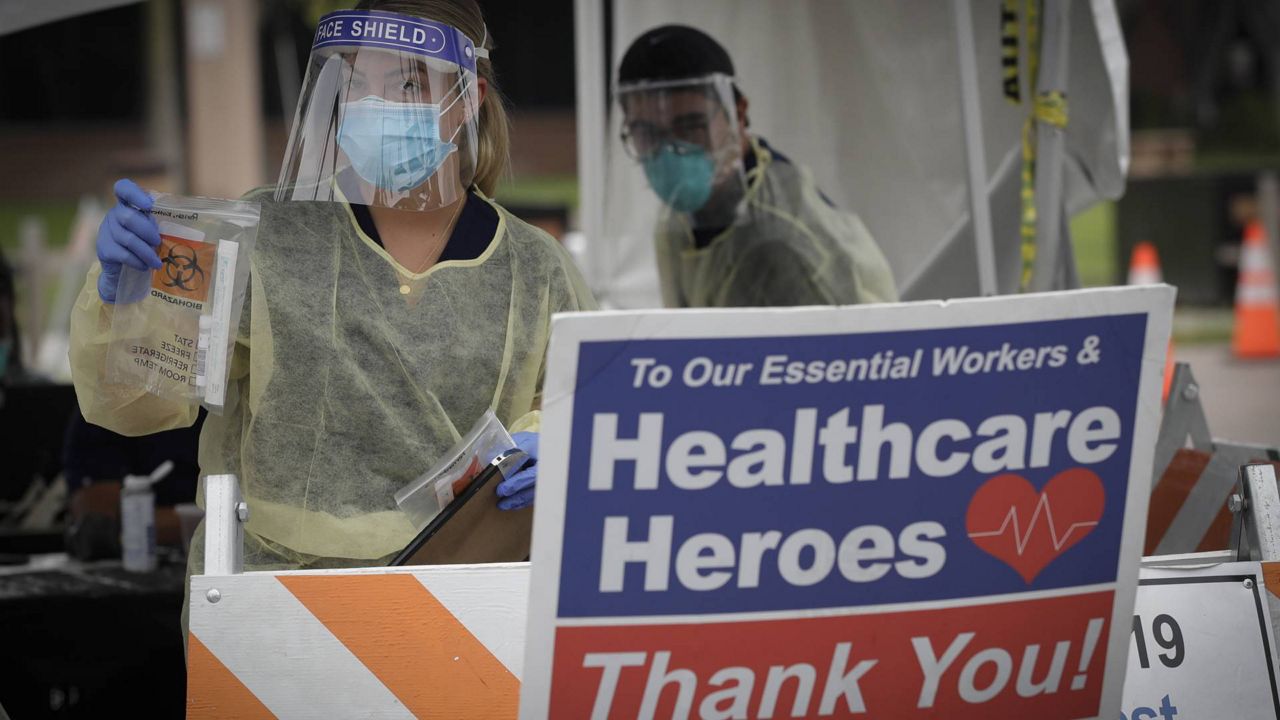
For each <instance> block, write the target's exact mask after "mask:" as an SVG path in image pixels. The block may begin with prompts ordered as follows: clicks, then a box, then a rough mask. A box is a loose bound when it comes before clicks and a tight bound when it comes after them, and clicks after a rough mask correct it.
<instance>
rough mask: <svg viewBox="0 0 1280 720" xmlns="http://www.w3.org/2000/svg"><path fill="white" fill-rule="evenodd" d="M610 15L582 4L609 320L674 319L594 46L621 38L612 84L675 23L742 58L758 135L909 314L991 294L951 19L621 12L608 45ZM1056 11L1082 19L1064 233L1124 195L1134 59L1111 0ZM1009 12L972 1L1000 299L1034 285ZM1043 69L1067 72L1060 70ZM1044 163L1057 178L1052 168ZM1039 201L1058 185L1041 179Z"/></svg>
mask: <svg viewBox="0 0 1280 720" xmlns="http://www.w3.org/2000/svg"><path fill="white" fill-rule="evenodd" d="M604 1H605V0H576V2H577V19H578V60H577V62H578V100H579V110H578V112H579V165H580V178H579V179H580V187H581V205H582V208H583V230H584V232H585V234H586V237H587V242H586V250H585V257H584V258H583V265H584V271H585V272H586V274H587V277H588V281H589V282H590V283H591V285H592V287H593V289H594V290H595V291H596V292H597V294H598V296H599V297H600V298H601V299H602V301H603V302H604V304H605V305H606V306H612V307H652V306H657V305H659V304H660V298H659V292H658V285H657V274H656V268H655V265H654V259H653V248H652V239H651V238H652V229H653V222H654V219H655V218H656V215H657V211H658V207H657V200H656V199H655V198H654V197H653V195H652V193H651V192H650V191H649V190H648V188H647V186H646V185H645V181H644V177H643V174H642V173H641V172H640V170H639V168H638V167H636V165H635V163H634V162H633V161H632V160H630V159H629V158H628V157H627V156H626V154H625V153H624V152H623V150H622V146H621V143H620V142H619V140H618V128H619V117H618V113H617V112H616V106H609V105H608V103H607V101H606V99H605V97H606V87H605V83H606V82H610V83H611V82H613V80H614V78H606V77H605V69H604V64H605V63H604V58H603V48H604V45H605V44H604V41H603V37H602V36H601V35H600V32H592V31H593V30H594V29H595V28H601V32H609V33H611V40H612V51H613V58H612V64H611V67H613V68H616V67H617V66H618V63H619V62H620V60H621V57H622V54H623V53H624V52H625V51H626V48H627V47H628V45H629V44H630V43H631V41H632V40H633V39H635V38H636V37H637V36H638V35H640V34H641V33H643V32H644V31H645V30H648V29H650V28H652V27H655V26H658V25H663V24H667V23H681V24H687V25H692V26H694V27H698V28H701V29H702V30H704V31H706V32H707V33H709V34H710V35H711V36H713V37H715V38H716V39H717V40H719V41H720V42H721V43H722V44H723V45H724V46H725V47H726V48H727V49H728V51H729V53H730V55H731V56H732V57H733V60H734V64H735V66H736V68H737V77H738V81H739V86H740V87H741V89H742V91H743V92H744V93H745V94H746V95H747V97H748V98H749V100H750V102H751V106H750V113H749V115H750V119H751V130H752V131H754V132H756V133H758V134H760V135H762V136H763V137H765V138H767V139H768V140H769V142H770V143H771V144H772V145H773V146H774V147H775V148H777V149H778V150H779V151H781V152H783V153H784V154H786V155H788V156H789V157H791V158H792V159H793V160H794V161H796V162H798V163H801V164H804V165H808V166H809V167H810V168H812V170H813V172H814V175H815V176H816V178H817V179H818V182H819V185H820V186H821V187H822V188H823V190H824V191H825V192H826V194H827V195H828V196H830V197H831V198H832V199H833V200H835V202H836V204H837V205H839V206H840V207H842V208H846V209H850V210H853V211H854V212H857V213H858V214H859V215H860V216H861V217H862V219H863V221H864V222H865V223H866V224H867V226H868V227H869V228H870V230H871V232H872V234H873V235H874V236H875V237H876V239H877V241H878V242H879V243H880V246H881V247H882V248H883V250H884V252H885V255H886V256H887V257H888V259H889V262H890V264H891V265H892V267H893V270H894V275H895V277H896V279H897V282H898V285H899V290H900V291H901V293H902V295H903V297H904V298H908V299H919V298H930V297H959V296H966V295H976V294H978V293H979V285H978V270H977V268H978V263H977V258H976V254H975V249H974V248H975V243H974V239H973V234H972V230H971V229H970V223H969V207H970V206H969V199H968V195H967V187H968V183H967V165H966V160H965V133H964V127H963V123H962V119H961V111H960V109H961V92H962V91H961V81H960V73H959V69H958V67H959V63H958V62H957V58H958V49H957V39H956V38H957V24H956V13H955V12H953V7H952V4H951V3H939V2H937V1H936V0H895V1H894V2H825V1H824V0H789V1H788V2H785V3H780V2H774V1H773V0H696V1H693V0H649V1H647V2H643V3H638V2H615V3H614V4H613V7H612V27H610V28H604V27H603V16H604V14H603V8H602V2H604ZM1057 3H1070V8H1069V9H1070V12H1069V13H1066V12H1063V13H1062V15H1060V16H1059V17H1066V18H1067V22H1066V31H1065V32H1064V33H1063V34H1062V35H1060V36H1058V37H1059V39H1060V40H1061V41H1065V42H1066V48H1065V49H1066V50H1067V51H1068V54H1066V55H1060V57H1067V58H1069V59H1068V64H1067V67H1063V68H1060V71H1061V72H1060V73H1059V76H1062V75H1065V79H1066V86H1065V87H1066V94H1067V97H1068V101H1069V108H1070V110H1069V112H1070V120H1069V123H1068V125H1067V128H1066V132H1065V147H1064V153H1063V154H1062V162H1061V167H1062V170H1061V175H1062V180H1063V182H1062V188H1061V193H1060V197H1061V200H1060V201H1059V202H1061V203H1062V208H1063V209H1064V210H1065V212H1063V213H1062V214H1061V223H1062V224H1063V225H1065V222H1066V219H1067V218H1068V217H1069V215H1070V214H1072V213H1075V212H1079V211H1080V210H1082V209H1084V208H1086V207H1088V206H1089V205H1091V204H1092V203H1094V202H1096V201H1098V200H1099V199H1103V198H1115V197H1118V196H1119V195H1120V193H1121V192H1122V191H1123V188H1124V176H1125V171H1126V168H1127V163H1128V113H1127V102H1128V78H1127V74H1128V59H1127V56H1126V53H1125V49H1124V44H1123V39H1122V36H1121V33H1120V27H1119V21H1118V19H1117V17H1116V13H1115V9H1114V6H1113V4H1112V2H1111V0H1091V2H1088V3H1081V2H1070V0H1047V2H1046V3H1045V6H1046V8H1045V10H1046V13H1048V12H1050V11H1051V10H1052V9H1053V8H1054V7H1055V5H1056V4H1057ZM1021 5H1023V3H1019V6H1021ZM1000 9H1001V2H1000V1H999V0H972V18H973V22H972V38H973V46H974V56H973V60H974V61H975V63H976V67H977V100H978V105H979V107H980V110H981V119H982V125H981V130H982V132H981V138H982V146H983V147H982V150H983V156H984V157H985V161H986V162H985V165H986V169H987V170H988V173H987V174H988V177H989V180H988V183H987V190H988V192H989V196H990V209H991V218H992V229H993V241H994V248H995V253H994V255H995V266H996V278H997V285H996V287H997V290H998V291H999V292H1013V291H1016V289H1017V286H1018V279H1019V272H1020V269H1021V259H1020V254H1019V244H1020V238H1019V233H1018V230H1019V218H1020V211H1021V207H1020V203H1019V190H1020V185H1019V177H1020V171H1021V129H1022V125H1023V122H1024V121H1025V119H1026V117H1027V113H1028V107H1027V105H1026V104H1025V102H1024V104H1022V105H1014V104H1012V103H1010V102H1008V101H1007V100H1006V99H1005V98H1004V95H1003V92H1002V82H1003V74H1002V70H1001V53H1000V40H1001V35H1000V30H1001V28H1000ZM1060 9H1061V10H1063V11H1065V10H1067V9H1068V8H1066V7H1061V8H1060ZM1045 26H1046V32H1049V31H1050V23H1049V22H1048V21H1046V24H1045ZM1045 49H1046V50H1050V41H1049V40H1048V39H1046V41H1045ZM1023 58H1024V62H1025V53H1024V54H1023ZM1041 62H1042V65H1045V64H1048V65H1049V68H1050V69H1052V68H1053V66H1052V62H1053V61H1052V59H1048V58H1044V59H1042V61H1041ZM1041 75H1042V77H1043V76H1044V73H1043V72H1042V73H1041ZM1028 94H1029V93H1027V92H1026V91H1025V90H1024V93H1023V95H1024V97H1025V96H1027V95H1028ZM1042 135H1047V133H1042ZM1041 147H1042V148H1043V147H1044V144H1043V143H1042V144H1041ZM602 148H603V150H602ZM1042 156H1043V151H1042ZM1041 164H1042V165H1044V164H1048V163H1047V162H1045V161H1043V157H1042V162H1041ZM1038 184H1039V186H1040V187H1041V188H1043V187H1045V185H1046V183H1045V182H1044V181H1043V178H1042V179H1041V181H1040V182H1039V183H1038ZM1042 215H1044V213H1043V212H1042ZM1042 235H1043V229H1042ZM1061 237H1062V238H1064V240H1065V238H1067V234H1066V232H1065V228H1063V229H1062V231H1061ZM1042 252H1043V251H1042ZM1047 254H1048V255H1049V256H1051V257H1052V256H1053V255H1054V253H1047ZM1057 255H1058V262H1057V266H1056V267H1054V268H1051V269H1049V270H1048V271H1047V272H1046V275H1050V276H1052V278H1053V282H1052V283H1050V285H1051V286H1054V287H1062V286H1066V285H1069V284H1071V282H1072V273H1073V270H1072V266H1071V253H1069V252H1061V253H1057ZM1037 272H1040V271H1039V270H1038V271H1037Z"/></svg>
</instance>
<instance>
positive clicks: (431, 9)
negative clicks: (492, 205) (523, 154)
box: [357, 0, 511, 197]
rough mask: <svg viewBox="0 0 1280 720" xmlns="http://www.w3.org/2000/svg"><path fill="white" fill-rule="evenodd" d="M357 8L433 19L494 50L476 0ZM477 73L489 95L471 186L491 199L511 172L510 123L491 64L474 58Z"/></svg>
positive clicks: (390, 1) (382, 0) (366, 2)
mask: <svg viewBox="0 0 1280 720" xmlns="http://www.w3.org/2000/svg"><path fill="white" fill-rule="evenodd" d="M357 7H358V9H360V10H385V11H387V12H396V13H401V14H403V15H416V16H418V17H421V18H426V19H428V20H435V21H436V22H441V23H444V24H445V25H450V26H452V27H455V28H457V29H459V30H461V31H462V32H463V33H465V34H466V36H467V37H469V38H471V40H472V41H473V42H475V44H476V46H477V47H484V48H485V49H487V50H489V51H491V52H492V50H493V49H494V42H493V36H492V35H490V34H489V31H488V26H487V25H485V22H484V15H483V14H482V13H481V12H480V5H478V4H477V3H476V0H361V2H360V4H359V5H358V6H357ZM476 72H477V73H479V75H480V77H482V78H484V79H485V82H486V83H487V84H488V92H487V94H486V95H485V99H484V103H483V104H482V105H481V106H480V122H479V134H480V137H479V147H477V148H476V172H475V178H474V179H473V180H472V183H474V184H475V186H476V187H478V188H479V189H480V192H482V193H484V194H485V195H488V196H489V197H493V194H494V192H495V191H496V190H497V189H498V181H499V180H501V179H502V178H503V177H504V176H505V175H507V174H508V172H510V169H511V120H510V118H509V117H508V115H507V104H506V98H504V97H503V95H502V90H501V89H500V88H499V87H498V77H497V74H496V73H495V72H494V71H493V63H492V62H491V61H490V60H488V59H485V58H477V59H476Z"/></svg>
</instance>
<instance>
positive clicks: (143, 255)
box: [98, 180, 160, 303]
mask: <svg viewBox="0 0 1280 720" xmlns="http://www.w3.org/2000/svg"><path fill="white" fill-rule="evenodd" d="M115 193H116V199H117V200H118V201H119V202H117V203H116V204H115V206H114V207H112V208H111V209H110V210H108V211H107V216H106V217H105V218H103V219H102V225H100V226H99V227H98V260H99V261H100V262H101V263H102V274H101V275H99V276H98V295H99V297H101V298H102V301H103V302H107V303H114V302H115V301H116V288H117V287H118V286H119V285H120V269H121V268H122V267H123V266H125V265H128V266H129V267H131V268H134V269H136V270H156V269H159V267H160V256H159V255H157V254H156V248H157V247H159V246H160V229H159V228H158V227H157V226H156V221H155V220H152V219H151V216H150V215H148V214H146V213H147V211H149V210H150V209H151V205H152V201H151V196H150V195H148V194H147V193H146V191H144V190H143V189H142V188H140V187H138V186H137V185H135V184H134V182H133V181H132V180H118V181H116V186H115Z"/></svg>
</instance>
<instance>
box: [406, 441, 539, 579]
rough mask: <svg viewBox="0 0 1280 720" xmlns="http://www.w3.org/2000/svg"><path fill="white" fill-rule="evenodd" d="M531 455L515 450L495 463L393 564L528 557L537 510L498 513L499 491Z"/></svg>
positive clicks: (526, 509) (483, 561) (529, 508)
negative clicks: (505, 481) (499, 485)
mask: <svg viewBox="0 0 1280 720" xmlns="http://www.w3.org/2000/svg"><path fill="white" fill-rule="evenodd" d="M528 459H529V456H528V455H526V454H525V453H524V452H522V451H520V450H512V451H509V452H506V453H503V454H502V455H499V456H498V457H497V458H495V459H494V461H493V462H492V463H490V464H489V466H488V467H486V468H485V469H484V471H483V472H481V473H480V475H479V476H477V477H476V479H475V480H473V481H472V482H471V484H470V485H468V486H467V489H466V490H463V491H462V492H461V493H460V494H459V495H458V496H457V497H455V498H454V499H453V502H451V503H449V504H448V505H446V506H445V508H444V509H443V510H441V511H440V514H439V515H436V516H435V517H434V518H432V519H431V522H429V523H427V526H426V527H425V528H423V529H422V531H421V532H419V533H418V535H417V537H415V538H414V539H413V541H412V542H410V543H409V544H408V545H406V546H405V549H404V550H401V551H400V554H399V555H397V556H396V557H395V559H394V560H392V561H391V565H458V564H463V563H491V562H520V561H523V560H528V559H529V546H530V543H531V542H532V539H533V507H527V508H522V509H520V510H499V509H498V496H497V495H496V494H495V490H496V489H497V487H498V483H500V482H502V481H503V479H504V478H505V477H507V476H508V475H510V474H512V473H514V472H515V471H516V470H518V469H520V467H522V466H523V465H524V464H525V462H527V461H528Z"/></svg>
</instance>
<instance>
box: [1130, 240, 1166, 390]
mask: <svg viewBox="0 0 1280 720" xmlns="http://www.w3.org/2000/svg"><path fill="white" fill-rule="evenodd" d="M1162 282H1164V275H1163V274H1162V273H1161V272H1160V254H1159V253H1157V252H1156V246H1155V245H1152V244H1151V243H1149V242H1147V241H1146V240H1143V241H1142V242H1140V243H1138V244H1137V245H1134V246H1133V256H1132V257H1131V258H1130V259H1129V284H1130V285H1157V284H1159V283H1162ZM1171 387H1173V336H1172V335H1171V336H1169V349H1168V350H1167V351H1166V352H1165V355H1164V394H1163V395H1162V398H1163V399H1162V402H1168V401H1169V388H1171Z"/></svg>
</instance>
